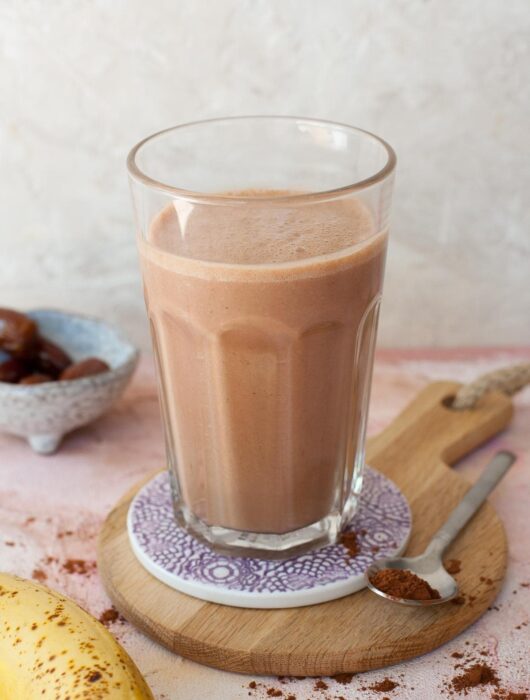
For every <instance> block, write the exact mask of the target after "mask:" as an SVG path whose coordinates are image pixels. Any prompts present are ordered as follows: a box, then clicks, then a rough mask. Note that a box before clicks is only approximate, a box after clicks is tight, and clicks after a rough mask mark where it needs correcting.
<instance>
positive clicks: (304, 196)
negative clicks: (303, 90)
mask: <svg viewBox="0 0 530 700" xmlns="http://www.w3.org/2000/svg"><path fill="white" fill-rule="evenodd" d="M241 120H248V121H252V120H256V121H267V120H270V121H275V120H277V121H283V122H302V123H304V124H308V125H312V126H325V127H333V128H335V129H341V130H343V131H349V132H354V133H356V134H361V135H363V136H366V137H369V138H370V139H372V140H373V141H375V142H377V143H378V144H379V145H380V146H382V147H383V149H384V151H385V152H386V156H387V158H386V162H385V164H384V165H383V167H382V168H380V169H379V170H378V171H377V172H375V173H374V174H373V175H370V176H369V177H367V178H363V179H362V180H358V181H357V182H353V183H350V184H349V185H343V186H342V187H335V188H332V189H329V190H322V191H317V192H302V193H294V194H288V195H280V196H274V195H272V196H265V197H255V196H254V197H253V196H250V195H249V196H243V195H229V194H214V193H206V192H196V191H193V190H188V189H185V188H180V187H175V186H174V185H168V184H166V183H164V182H161V181H159V180H157V179H155V178H152V177H150V176H149V175H147V174H146V173H145V172H143V170H142V169H141V168H140V167H139V166H138V163H137V155H138V153H139V151H140V150H141V149H142V148H143V147H144V146H146V145H147V144H148V143H150V142H151V141H154V140H155V139H158V138H160V137H161V136H164V135H166V134H169V133H170V132H173V131H178V130H179V129H186V128H189V127H194V126H201V125H204V124H215V123H222V122H236V121H241ZM396 160H397V159H396V154H395V152H394V149H393V148H392V146H390V144H389V143H387V142H386V141H385V140H384V139H382V138H381V137H380V136H377V135H376V134H373V133H372V132H370V131H367V130H366V129H360V128H359V127H356V126H351V125H349V124H344V123H341V122H335V121H332V120H329V119H313V118H309V117H296V116H285V115H275V114H271V115H265V114H258V115H240V116H232V117H214V118H212V119H199V120H195V121H192V122H186V123H184V124H178V125H176V126H170V127H168V128H166V129H161V130H160V131H157V132H155V133H154V134H150V135H149V136H146V137H145V138H144V139H142V140H141V141H139V142H138V143H137V144H136V145H135V146H133V148H132V149H131V150H130V151H129V154H128V156H127V170H128V173H129V176H130V177H131V179H133V180H135V181H136V182H139V183H141V184H142V185H144V186H146V187H148V188H150V189H154V190H158V191H160V192H164V193H165V194H168V195H172V196H173V197H174V198H178V199H184V200H187V201H190V202H193V203H197V204H201V203H202V204H214V205H215V204H217V205H219V204H220V205H234V204H256V203H258V202H259V203H260V204H276V203H284V204H302V203H305V202H314V201H318V200H325V199H333V198H335V197H342V196H345V195H348V194H350V193H354V192H359V191H360V190H364V189H366V188H368V187H371V186H373V185H375V184H377V183H379V182H382V181H383V180H385V179H387V178H388V177H389V176H390V175H392V173H393V172H394V170H395V167H396Z"/></svg>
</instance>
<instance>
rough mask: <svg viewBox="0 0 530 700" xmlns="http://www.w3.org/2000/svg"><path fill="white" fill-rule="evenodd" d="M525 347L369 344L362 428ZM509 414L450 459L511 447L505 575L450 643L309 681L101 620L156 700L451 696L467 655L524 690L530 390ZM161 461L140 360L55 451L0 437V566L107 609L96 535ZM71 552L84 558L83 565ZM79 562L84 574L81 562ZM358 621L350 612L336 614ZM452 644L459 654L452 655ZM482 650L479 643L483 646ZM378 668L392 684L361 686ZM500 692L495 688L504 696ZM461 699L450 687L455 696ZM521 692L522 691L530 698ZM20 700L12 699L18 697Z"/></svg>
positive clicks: (528, 661)
mask: <svg viewBox="0 0 530 700" xmlns="http://www.w3.org/2000/svg"><path fill="white" fill-rule="evenodd" d="M529 358H530V350H523V349H509V350H491V349H488V350H483V349H472V350H470V349H467V350H451V351H424V350H414V351H412V350H411V351H395V352H394V351H382V352H380V353H379V354H378V358H377V363H376V369H375V376H374V386H373V393H372V406H371V417H370V432H371V433H374V432H377V431H379V430H381V429H382V428H383V427H384V426H385V425H387V424H388V423H389V422H390V421H391V420H392V418H393V417H394V416H395V415H396V414H397V413H398V412H399V411H400V409H402V408H403V407H404V406H405V405H406V404H407V402H408V401H409V400H410V399H412V398H413V397H414V395H415V394H416V393H417V392H418V391H419V390H420V389H421V388H422V387H423V386H424V385H425V384H426V383H428V382H430V381H432V380H438V379H452V380H457V381H463V382H466V381H470V380H472V379H474V378H475V377H476V376H478V375H479V374H481V373H483V372H486V371H489V370H491V369H494V368H496V367H500V366H503V365H507V364H512V363H516V362H520V361H528V359H529ZM514 402H515V406H516V411H515V417H514V420H513V423H512V425H511V427H510V428H509V429H508V430H507V431H506V432H505V433H503V434H502V435H501V436H499V437H497V438H495V439H494V440H493V441H491V442H490V443H489V444H487V445H484V446H483V447H482V448H481V449H480V450H478V451H476V452H475V453H474V454H473V455H471V456H469V457H468V458H466V459H465V460H463V461H462V463H461V464H459V465H458V466H457V467H456V468H457V469H458V470H459V471H461V472H462V473H463V474H465V475H466V477H468V478H469V479H470V480H473V479H475V478H476V476H477V474H478V472H479V470H480V468H481V467H482V466H483V465H484V464H485V462H486V460H487V459H488V458H489V457H490V456H491V455H492V454H493V452H494V451H495V450H497V449H498V448H500V447H507V448H509V449H511V450H513V451H515V452H516V453H517V455H518V460H517V463H516V464H515V465H514V467H513V468H512V470H511V472H510V473H509V475H508V476H507V478H506V479H505V480H504V481H503V482H502V483H501V484H500V485H499V487H498V488H497V490H496V491H495V493H494V494H493V496H492V501H493V503H494V505H495V508H496V509H497V511H498V512H499V514H500V516H501V518H502V519H503V521H504V523H505V525H506V530H507V533H508V541H509V545H510V561H509V566H508V573H507V576H506V580H505V583H504V586H503V589H502V592H501V594H500V595H499V597H498V599H497V601H496V603H495V606H494V608H493V609H492V610H491V611H489V612H488V613H486V614H485V615H484V616H483V617H482V618H481V619H480V620H479V621H478V622H477V623H476V624H474V625H473V626H472V627H471V628H469V629H468V630H467V631H466V632H464V633H463V634H461V635H460V636H459V637H458V638H456V639H455V640H454V641H452V642H451V643H449V644H447V645H446V646H444V647H442V648H441V649H438V650H436V651H434V652H432V653H430V654H427V655H425V656H423V657H420V658H418V659H416V660H413V661H409V662H407V663H404V664H401V665H399V666H394V667H392V668H389V669H386V670H382V671H374V672H371V673H366V674H361V675H359V676H356V677H354V678H353V679H352V680H351V682H350V683H347V684H341V683H338V682H337V681H335V680H331V679H324V683H325V684H326V685H327V686H328V687H327V689H326V688H320V689H319V688H315V680H314V679H306V680H293V681H288V682H285V683H283V684H282V683H281V682H280V681H278V679H260V678H255V679H254V680H255V681H257V683H258V687H257V688H256V689H249V687H248V683H249V681H251V680H253V679H252V678H249V677H246V676H240V675H237V674H231V673H225V672H221V671H216V670H214V669H210V668H206V667H203V666H200V665H198V664H195V663H193V662H191V661H187V660H185V659H182V658H180V657H178V656H176V655H174V654H171V653H170V652H169V651H166V650H165V649H164V648H162V647H161V646H159V645H157V644H156V643H154V642H152V641H151V640H149V639H148V638H147V637H145V636H143V635H142V634H140V633H139V632H137V631H136V630H135V629H134V628H133V627H131V626H130V625H129V624H128V623H126V622H124V621H121V620H118V621H115V622H112V623H111V624H110V629H111V631H112V632H113V633H114V634H115V635H116V636H117V637H118V639H120V641H121V642H122V643H123V644H124V646H125V647H126V648H127V650H128V651H129V653H130V654H131V656H132V657H133V658H134V659H135V661H136V662H137V664H138V666H139V667H140V669H141V670H142V672H143V673H144V675H145V676H146V678H147V680H148V682H149V684H150V686H151V688H152V689H153V692H154V695H155V697H156V698H157V700H184V699H186V700H189V699H191V700H201V699H202V698H211V699H212V700H237V699H239V698H249V696H250V697H251V698H252V697H253V698H256V699H258V700H259V699H260V698H266V697H270V696H268V695H267V688H269V687H274V688H280V689H282V692H283V697H284V699H285V698H287V697H288V696H289V694H292V695H294V696H295V697H296V700H309V699H310V698H316V699H318V700H332V699H333V700H335V699H336V698H340V697H342V698H344V699H345V700H353V698H355V699H358V700H362V699H363V698H380V700H382V699H383V698H387V697H388V698H400V699H401V698H405V699H408V698H410V699H412V698H414V699H415V700H416V699H417V700H425V699H428V698H445V697H450V688H449V686H448V684H449V683H450V679H451V678H452V677H453V676H455V674H458V673H459V669H456V670H455V666H456V665H457V664H459V663H460V664H461V663H463V662H464V663H465V662H466V659H469V658H470V657H471V656H476V657H477V658H482V659H483V660H486V661H487V663H489V664H490V666H491V667H493V668H494V669H496V671H497V673H498V676H499V679H500V686H501V688H503V689H504V691H513V692H515V691H519V692H522V691H523V690H528V691H530V670H529V667H530V658H529V647H530V624H528V623H529V617H530V587H529V586H528V585H525V584H528V583H529V582H530V517H529V509H530V389H528V388H527V389H526V390H524V391H523V392H521V393H520V394H519V395H517V396H516V398H515V401H514ZM163 462H164V454H163V441H162V433H161V428H160V419H159V411H158V404H157V399H156V392H155V385H154V378H153V370H152V363H151V360H150V358H145V359H144V360H143V361H142V363H141V365H140V368H139V370H138V372H137V374H136V376H135V378H134V380H133V383H132V385H131V386H130V388H129V389H128V391H127V393H126V395H125V396H124V397H123V399H121V400H120V402H119V403H118V404H117V405H116V406H115V408H114V409H113V410H112V412H110V413H109V414H108V415H107V416H105V417H103V418H102V419H100V420H99V421H97V422H96V423H94V424H93V425H91V426H89V427H87V428H85V429H82V430H79V431H77V432H76V433H74V434H72V435H71V436H69V437H68V438H67V439H66V440H65V442H64V445H63V447H62V449H61V450H60V452H59V453H58V454H57V455H54V456H52V457H40V456H37V455H35V454H33V453H32V452H31V451H30V449H29V447H28V446H27V445H26V444H24V443H23V442H22V441H21V440H19V439H17V438H15V437H11V436H7V435H0V527H1V531H0V532H1V535H0V569H1V570H5V571H10V572H13V573H16V574H19V575H21V576H26V577H31V576H35V577H37V578H40V579H43V580H45V582H46V583H47V584H48V585H49V586H51V587H53V588H57V589H59V590H61V591H64V592H65V593H66V594H68V595H70V596H72V598H74V599H75V600H77V601H78V602H79V603H80V604H81V605H82V606H83V607H85V608H86V609H88V610H89V611H91V612H92V613H93V614H94V615H95V616H96V617H99V615H100V614H101V613H102V612H103V611H104V610H106V609H108V608H109V607H110V602H109V600H108V598H107V597H106V595H105V592H104V590H103V588H102V585H101V582H100V580H99V578H98V575H97V570H96V569H95V568H92V566H91V564H90V563H91V562H94V560H95V557H96V540H97V534H98V530H99V528H100V526H101V523H102V521H103V519H104V517H105V515H106V513H107V512H108V511H109V510H110V508H111V507H112V506H113V505H114V503H115V502H116V501H117V500H118V499H119V498H120V496H121V495H122V494H123V493H124V492H125V491H126V490H127V489H128V488H130V487H131V486H132V485H133V484H134V483H135V482H137V481H138V480H139V479H141V478H142V476H144V475H145V474H147V473H148V472H150V471H152V470H154V469H156V468H157V467H160V466H161V465H162V464H163ZM68 560H84V561H85V562H87V565H86V566H84V565H79V564H73V565H72V564H71V565H70V566H68V565H67V566H65V564H66V563H67V561H68ZM80 569H81V570H83V571H84V572H81V571H80ZM345 624H355V620H345ZM454 652H461V653H465V654H466V657H465V658H464V659H463V660H459V659H456V658H454V657H453V656H451V654H452V653H454ZM480 652H484V654H487V656H486V655H483V656H481V654H480ZM385 677H388V678H390V679H391V680H393V681H394V682H396V683H398V684H399V685H398V686H397V687H396V688H395V689H394V690H392V691H388V692H378V691H377V690H374V689H370V686H374V685H375V684H377V683H378V682H379V681H381V680H382V679H384V678H385ZM494 692H498V691H495V688H494V687H493V686H489V685H487V686H481V687H477V688H476V689H473V690H470V691H468V695H467V698H468V700H473V699H474V698H491V697H492V696H493V694H494ZM506 695H507V693H506V692H505V694H504V695H503V696H502V697H506ZM455 697H458V694H457V695H456V696H455ZM528 697H529V698H530V692H529V696H528ZM17 700H18V699H17Z"/></svg>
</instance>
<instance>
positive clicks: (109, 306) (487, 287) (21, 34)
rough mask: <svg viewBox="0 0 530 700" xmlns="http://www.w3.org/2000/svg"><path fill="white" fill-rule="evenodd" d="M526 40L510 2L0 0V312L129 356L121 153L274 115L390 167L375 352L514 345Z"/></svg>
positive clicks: (134, 294)
mask: <svg viewBox="0 0 530 700" xmlns="http://www.w3.org/2000/svg"><path fill="white" fill-rule="evenodd" d="M529 36H530V5H529V4H528V0H510V2H501V1H500V0H480V1H479V0H466V2H461V0H444V1H443V2H441V1H435V0H427V1H420V0H370V1H367V0H326V2H322V1H321V0H150V1H149V2H146V1H145V0H82V1H79V2H72V1H71V0H0V86H1V89H0V154H1V164H0V213H1V221H0V224H1V225H0V304H1V305H14V306H20V307H31V306H60V307H66V308H71V309H78V310H82V311H86V312H89V313H92V314H98V315H102V316H105V317H107V318H109V319H114V320H117V321H119V322H120V323H121V325H122V326H124V327H125V328H126V329H127V330H128V331H129V332H130V334H131V335H132V336H133V337H134V338H136V339H137V340H139V341H141V342H143V343H145V342H146V335H145V333H146V330H145V329H146V325H145V321H144V310H143V302H142V299H141V295H140V284H139V274H138V268H137V261H136V253H135V250H134V243H133V224H132V217H131V210H130V203H129V195H128V189H127V182H126V177H125V169H124V159H125V155H126V153H127V151H128V149H129V147H130V146H131V145H132V144H133V143H134V142H135V141H137V140H138V139H139V138H141V137H143V136H144V135H146V134H148V133H150V132H152V131H155V130H157V129H160V128H163V127H165V126H168V125H171V124H175V123H178V122H181V121H187V120H192V119H198V118H203V117H211V116H216V115H226V114H236V113H260V112H261V113H292V114H303V115H308V116H317V117H324V118H330V119H336V120H339V121H345V122H350V123H353V124H356V125H359V126H362V127H365V128H367V129H370V130H373V131H375V132H377V133H379V134H381V135H382V136H384V137H385V138H386V139H388V140H389V141H390V142H391V143H392V144H393V145H394V146H395V148H396V150H397V152H398V157H399V171H398V183H397V191H396V196H395V209H394V217H393V231H392V236H393V240H392V245H391V249H390V256H389V264H388V275H387V283H386V290H385V294H386V295H385V303H384V309H383V319H382V326H381V333H380V342H381V344H384V345H387V346H390V345H393V346H398V345H399V346H407V345H431V344H434V345H476V344H490V345H492V344H495V345H496V344H516V343H527V342H530V323H529V320H530V319H529V316H530V313H529V312H530V262H529V260H530V253H529V248H530V225H529V224H530V220H529V211H530V206H529V203H528V193H529V192H530V175H529V167H528V160H529V156H528V154H529V147H530V142H529V125H530V80H529V73H528V67H529V65H530V51H529V43H528V41H529Z"/></svg>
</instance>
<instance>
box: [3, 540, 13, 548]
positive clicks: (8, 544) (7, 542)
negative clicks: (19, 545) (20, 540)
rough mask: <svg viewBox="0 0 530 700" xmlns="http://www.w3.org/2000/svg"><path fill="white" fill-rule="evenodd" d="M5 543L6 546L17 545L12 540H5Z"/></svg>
mask: <svg viewBox="0 0 530 700" xmlns="http://www.w3.org/2000/svg"><path fill="white" fill-rule="evenodd" d="M4 544H5V546H6V547H14V546H15V543H14V542H11V541H10V540H8V541H6V542H4Z"/></svg>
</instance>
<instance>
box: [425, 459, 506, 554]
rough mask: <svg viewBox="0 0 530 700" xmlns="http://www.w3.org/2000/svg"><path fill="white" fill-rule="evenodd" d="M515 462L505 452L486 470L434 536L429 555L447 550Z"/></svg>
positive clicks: (429, 547) (493, 460)
mask: <svg viewBox="0 0 530 700" xmlns="http://www.w3.org/2000/svg"><path fill="white" fill-rule="evenodd" d="M514 462H515V455H514V454H513V453H512V452H508V451H507V450H503V451H501V452H497V454H496V455H495V457H494V458H493V459H492V460H491V462H490V463H489V464H488V465H487V467H486V468H485V469H484V471H483V473H482V475H481V476H480V478H479V479H478V481H477V482H476V483H475V484H474V485H473V486H472V487H471V488H470V489H469V491H468V492H467V493H466V495H465V496H464V498H463V499H462V500H461V501H460V503H459V504H458V505H457V506H456V508H455V509H454V510H453V511H452V513H451V515H450V516H449V517H448V519H447V520H446V521H445V523H444V524H443V525H442V527H441V528H440V529H439V530H438V532H437V533H436V534H435V535H434V537H433V538H432V540H431V543H430V544H429V546H428V548H427V553H429V554H431V553H435V552H436V553H438V554H439V555H440V556H441V555H442V554H443V552H444V550H445V548H446V547H447V546H448V545H449V544H450V543H451V542H452V541H453V540H454V538H455V537H456V536H457V535H458V533H459V532H460V530H461V529H462V528H463V527H464V525H465V524H466V523H467V522H468V520H470V519H471V518H472V517H473V515H475V513H476V512H477V510H478V509H479V508H480V506H481V505H482V504H483V503H484V501H485V500H486V499H487V497H488V496H489V494H490V493H491V492H492V491H493V489H494V488H495V486H497V484H498V483H499V481H500V480H501V479H502V477H503V476H504V475H505V474H506V472H507V471H508V469H509V468H510V467H511V466H512V464H513V463H514Z"/></svg>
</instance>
